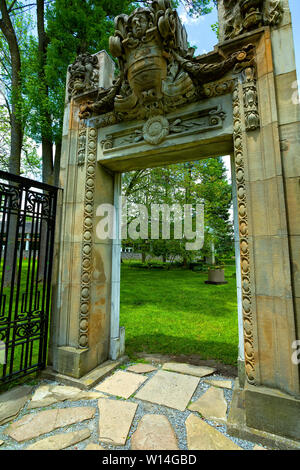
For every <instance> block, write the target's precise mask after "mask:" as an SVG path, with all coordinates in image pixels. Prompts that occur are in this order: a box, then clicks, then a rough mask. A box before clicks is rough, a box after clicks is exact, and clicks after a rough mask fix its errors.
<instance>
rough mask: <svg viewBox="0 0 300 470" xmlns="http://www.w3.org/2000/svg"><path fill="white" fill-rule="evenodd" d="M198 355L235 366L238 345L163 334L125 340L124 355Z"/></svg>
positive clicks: (132, 337)
mask: <svg viewBox="0 0 300 470" xmlns="http://www.w3.org/2000/svg"><path fill="white" fill-rule="evenodd" d="M183 351H184V354H186V355H190V354H195V355H198V356H199V358H201V359H207V360H208V359H211V360H216V361H218V362H221V363H222V364H229V365H236V361H233V359H232V358H233V357H236V358H237V356H238V345H233V344H230V343H224V342H218V341H215V342H214V341H200V340H199V341H197V340H195V339H193V338H190V337H189V336H182V337H181V336H180V337H178V336H169V335H164V334H155V335H153V334H145V335H140V336H131V337H129V338H127V339H126V353H127V354H129V355H130V356H133V355H134V354H135V353H141V352H144V353H148V354H151V353H152V354H167V355H178V354H182V352H183Z"/></svg>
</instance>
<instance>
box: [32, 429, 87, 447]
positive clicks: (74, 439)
mask: <svg viewBox="0 0 300 470" xmlns="http://www.w3.org/2000/svg"><path fill="white" fill-rule="evenodd" d="M90 435H91V431H90V430H89V429H87V428H85V429H80V430H79V431H74V432H67V433H61V434H56V435H55V436H51V437H47V438H46V439H41V440H40V441H37V442H35V443H34V444H31V445H30V446H28V447H27V448H26V450H62V449H66V448H67V447H71V446H74V445H75V444H78V442H81V441H84V440H85V439H88V438H89V437H90Z"/></svg>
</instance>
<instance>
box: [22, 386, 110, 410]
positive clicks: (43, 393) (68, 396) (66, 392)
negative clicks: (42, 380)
mask: <svg viewBox="0 0 300 470" xmlns="http://www.w3.org/2000/svg"><path fill="white" fill-rule="evenodd" d="M103 396H104V395H103V394H102V393H100V392H89V391H82V390H79V389H78V388H76V387H66V386H63V385H54V386H53V385H42V386H41V387H39V388H38V389H37V390H36V392H35V394H34V395H33V397H32V399H31V402H30V403H29V405H28V409H33V408H41V407H44V406H50V405H53V404H54V403H58V402H62V401H66V400H68V401H78V400H97V399H99V398H101V397H103Z"/></svg>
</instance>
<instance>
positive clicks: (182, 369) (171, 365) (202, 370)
mask: <svg viewBox="0 0 300 470" xmlns="http://www.w3.org/2000/svg"><path fill="white" fill-rule="evenodd" d="M163 370H169V371H171V372H177V373H178V374H187V375H194V376H195V377H205V376H206V375H211V374H213V373H214V372H216V369H213V368H212V367H205V366H193V365H191V364H182V363H180V362H166V363H165V364H164V365H163Z"/></svg>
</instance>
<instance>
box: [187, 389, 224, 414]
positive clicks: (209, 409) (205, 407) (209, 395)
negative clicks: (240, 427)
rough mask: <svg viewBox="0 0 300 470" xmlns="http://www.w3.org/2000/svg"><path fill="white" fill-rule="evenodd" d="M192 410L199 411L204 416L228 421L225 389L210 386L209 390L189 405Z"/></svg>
mask: <svg viewBox="0 0 300 470" xmlns="http://www.w3.org/2000/svg"><path fill="white" fill-rule="evenodd" d="M188 409H189V410H191V411H197V413H200V414H201V415H202V416H203V417H204V418H207V419H211V420H213V421H226V412H227V402H226V400H225V397H224V393H223V390H222V389H220V388H216V387H210V388H209V389H208V390H207V392H205V393H204V395H202V397H200V398H199V399H198V400H197V401H194V402H193V403H191V404H190V405H189V407H188Z"/></svg>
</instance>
